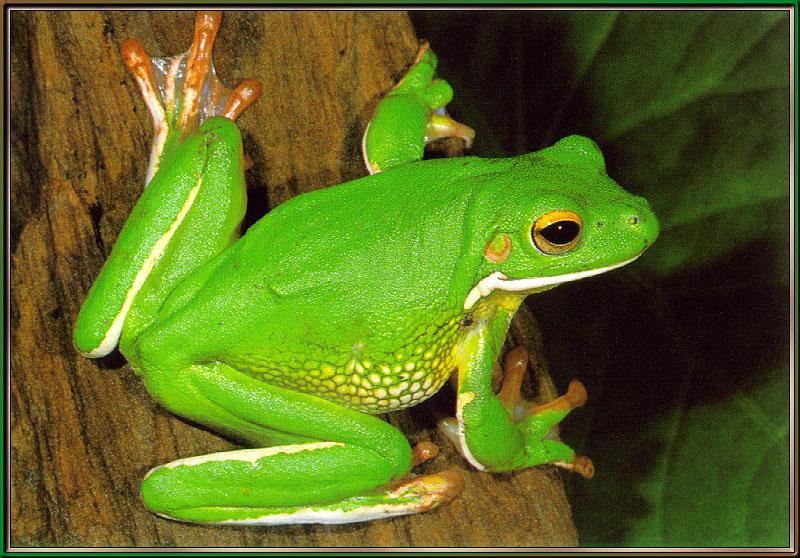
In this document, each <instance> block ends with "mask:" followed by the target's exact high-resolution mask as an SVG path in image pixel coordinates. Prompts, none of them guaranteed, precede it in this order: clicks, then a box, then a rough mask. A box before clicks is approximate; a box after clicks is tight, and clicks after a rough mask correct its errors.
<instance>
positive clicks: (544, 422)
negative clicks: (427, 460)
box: [439, 346, 594, 478]
mask: <svg viewBox="0 0 800 558" xmlns="http://www.w3.org/2000/svg"><path fill="white" fill-rule="evenodd" d="M527 369H528V352H527V350H526V349H525V348H524V347H521V346H520V347H515V348H514V349H512V350H511V351H509V352H508V354H507V355H506V357H505V360H504V361H503V381H502V384H501V387H500V390H499V391H498V393H497V399H498V401H499V402H500V403H501V404H502V406H503V408H505V410H506V412H507V413H508V416H509V417H510V419H511V421H512V422H513V423H514V424H515V425H516V427H517V428H518V429H519V431H520V432H521V433H522V436H523V438H524V448H523V452H522V453H521V455H520V458H519V459H518V460H517V462H516V463H515V464H514V465H513V466H510V467H508V468H510V469H516V468H521V467H526V466H533V465H538V464H544V463H549V464H552V465H557V466H559V467H563V468H564V469H568V470H571V471H573V472H575V473H578V474H579V475H581V476H583V477H585V478H591V477H592V476H594V465H593V463H592V461H591V459H589V458H588V457H586V456H583V455H576V454H575V452H574V451H573V450H572V449H571V448H569V447H568V446H567V445H566V444H563V443H562V442H560V441H558V440H557V430H556V426H557V425H558V423H559V422H561V421H562V420H563V419H564V417H566V416H567V414H569V412H570V411H572V410H573V409H575V408H577V407H582V406H583V405H584V404H585V403H586V399H587V394H586V388H585V387H584V386H583V384H582V383H581V382H580V381H578V380H572V381H571V382H570V384H569V387H568V388H567V393H565V394H564V395H562V396H560V397H557V398H555V399H553V400H552V401H550V402H548V403H545V404H542V405H535V404H533V403H532V402H530V401H527V400H525V399H523V397H522V394H521V390H520V388H521V386H522V380H523V378H524V377H525V373H526V372H527ZM439 426H440V429H441V430H442V432H443V433H444V434H445V435H446V436H447V437H448V438H450V440H451V441H453V443H454V444H455V445H456V447H458V448H459V450H460V451H461V453H462V454H463V455H464V456H465V457H466V458H467V460H468V461H470V462H473V461H474V457H473V456H472V454H471V452H470V451H469V448H467V447H466V444H465V438H464V436H463V431H464V425H463V424H460V422H459V420H457V419H445V420H443V421H441V422H440V425H439ZM473 464H475V463H473ZM477 465H481V464H479V463H478V464H477ZM480 468H491V467H483V466H482V465H481V467H480ZM504 468H505V467H504Z"/></svg>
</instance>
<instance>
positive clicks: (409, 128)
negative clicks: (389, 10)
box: [361, 42, 475, 174]
mask: <svg viewBox="0 0 800 558" xmlns="http://www.w3.org/2000/svg"><path fill="white" fill-rule="evenodd" d="M436 64H437V58H436V55H435V54H434V53H433V51H432V50H430V48H429V47H428V43H427V42H426V43H423V44H422V46H421V47H420V50H419V53H418V54H417V58H416V59H415V60H414V63H413V65H412V66H411V69H409V71H408V72H407V73H406V75H405V76H404V77H403V79H402V80H400V82H399V83H398V84H397V85H395V86H394V88H393V89H392V90H391V91H390V92H389V93H388V94H387V95H386V96H385V97H384V98H383V99H382V100H381V101H380V103H379V104H378V107H377V109H376V110H375V114H374V115H373V117H372V120H370V122H369V125H368V126H367V130H366V131H365V132H364V138H363V140H362V144H361V150H362V154H363V156H364V163H365V164H366V166H367V170H369V172H370V174H375V173H378V172H381V171H385V170H387V169H389V168H391V167H396V166H399V165H402V164H405V163H411V162H414V161H419V160H420V159H422V156H423V152H424V150H425V145H427V144H428V143H430V142H432V141H433V140H436V139H439V138H447V137H459V138H462V139H463V140H464V143H465V145H466V147H467V148H469V147H470V146H471V145H472V141H473V139H474V138H475V131H474V130H473V129H472V128H470V127H469V126H466V125H464V124H461V123H459V122H456V121H455V120H453V119H452V118H450V117H449V116H448V115H447V112H446V110H445V105H447V103H449V102H450V101H451V99H452V98H453V89H452V88H451V87H450V84H448V83H447V82H446V81H444V80H442V79H436V78H435V77H434V75H435V72H436Z"/></svg>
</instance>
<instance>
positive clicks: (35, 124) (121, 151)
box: [10, 11, 577, 547]
mask: <svg viewBox="0 0 800 558" xmlns="http://www.w3.org/2000/svg"><path fill="white" fill-rule="evenodd" d="M192 21H193V14H192V12H188V11H181V12H163V11H158V12H144V11H129V12H123V11H113V12H93V11H75V12H67V11H63V12H57V11H15V12H12V13H11V56H10V62H11V68H10V69H11V91H10V93H11V126H12V132H11V161H10V162H11V169H10V170H11V208H10V209H11V249H12V253H11V264H12V275H11V284H10V289H11V327H12V331H11V363H12V370H11V404H12V409H11V420H12V423H11V461H10V464H11V471H10V473H11V480H12V485H11V494H10V496H11V541H10V542H11V545H12V546H14V547H31V546H36V547H41V546H59V547H64V546H82V547H83V546H85V547H96V546H122V547H130V546H145V547H160V546H184V547H190V546H197V547H229V546H244V547H363V546H367V547H460V546H487V547H498V546H555V545H558V546H569V545H574V544H575V543H576V538H577V537H576V533H575V529H574V527H573V525H572V522H571V519H570V509H569V505H568V503H567V501H566V498H565V495H564V491H563V487H562V484H561V480H560V477H559V474H558V473H557V472H556V471H555V469H554V468H552V467H539V468H534V469H531V470H527V471H521V472H516V473H513V474H503V475H491V474H485V473H480V472H477V471H474V470H473V469H471V468H470V467H469V465H468V464H467V463H466V462H465V461H464V460H463V458H461V457H460V456H459V455H458V454H457V453H456V452H455V450H454V449H453V448H452V446H451V445H450V444H449V442H448V441H447V440H445V439H444V438H442V437H441V436H440V435H439V434H438V432H437V431H436V429H435V423H436V420H437V419H438V418H439V417H442V416H445V415H448V414H452V413H453V412H454V408H455V406H454V401H453V395H452V393H451V390H450V389H449V388H445V389H444V390H442V393H440V394H438V395H437V396H435V397H434V398H432V399H431V400H429V401H428V402H426V403H424V404H422V405H420V406H418V407H416V408H413V409H411V410H410V411H408V412H401V413H395V414H394V415H392V416H391V417H389V420H390V421H391V422H392V423H393V424H395V425H397V426H399V427H400V428H401V429H402V430H403V431H404V432H405V433H406V434H407V435H408V437H409V438H410V440H411V441H412V443H416V442H419V441H422V440H432V441H434V442H435V443H437V444H439V445H440V447H441V448H442V450H443V451H442V453H441V454H440V456H439V457H437V458H436V459H435V460H434V461H433V462H431V463H427V464H425V465H424V466H422V467H420V468H419V469H420V471H417V472H432V471H435V470H441V469H445V468H449V467H455V468H457V469H459V471H460V473H461V475H462V476H463V477H464V479H465V489H464V493H463V495H462V496H461V497H460V498H459V499H457V500H456V501H455V502H454V503H452V504H451V505H449V506H445V507H442V508H440V509H437V510H434V511H433V512H430V513H426V514H420V515H416V516H408V517H401V518H395V519H389V520H383V521H377V522H371V523H365V524H353V525H344V526H286V527H272V528H244V527H211V526H201V525H187V524H181V523H177V522H173V521H168V520H164V519H161V518H158V517H156V516H155V515H153V514H150V513H149V512H147V511H146V510H145V509H144V507H143V506H142V504H141V502H140V500H139V496H138V493H139V483H140V481H141V478H142V476H143V475H144V473H145V472H146V471H147V470H148V469H150V468H151V467H153V466H155V465H158V464H161V463H164V462H167V461H170V460H173V459H175V458H178V457H185V456H190V455H197V454H202V453H208V452H213V451H220V450H226V449H231V448H234V447H236V445H235V444H234V443H233V442H231V441H229V440H225V439H223V438H220V437H218V436H216V435H215V434H213V433H211V432H208V431H206V430H203V429H201V428H198V427H197V426H195V425H193V424H189V423H187V422H184V421H183V420H181V419H178V418H177V417H175V416H173V415H171V414H170V413H168V412H167V411H165V410H163V409H162V408H160V407H158V406H157V405H156V404H155V403H154V402H153V401H152V400H151V399H150V398H149V396H148V394H147V392H146V391H145V389H144V387H143V385H142V383H141V381H140V380H139V379H138V378H137V377H136V376H135V374H134V373H133V371H132V370H131V369H130V367H128V366H127V365H126V364H125V362H124V360H123V359H122V357H120V356H119V355H118V354H113V355H112V356H110V357H106V358H105V359H101V360H99V361H91V360H88V359H86V358H83V357H82V356H80V355H79V354H78V353H77V352H76V351H75V350H74V348H73V346H72V343H71V332H72V324H73V322H74V319H75V317H76V315H77V313H78V309H79V308H80V304H81V302H82V301H83V298H84V296H85V294H86V292H87V290H88V288H89V286H90V285H91V282H92V281H93V280H94V278H95V276H96V274H97V272H98V271H99V269H100V267H101V266H102V264H103V261H104V260H105V258H106V256H107V255H108V253H109V251H110V248H111V246H112V244H113V242H114V239H115V238H116V236H117V234H118V232H119V230H120V229H121V227H122V224H123V223H124V221H125V219H126V217H127V215H128V213H129V212H130V210H131V208H132V207H133V205H134V203H135V201H136V199H137V197H138V195H139V193H140V192H141V189H142V185H143V182H144V178H145V171H146V166H147V158H148V154H149V142H150V139H151V127H152V125H151V123H150V116H149V114H148V112H147V110H146V108H145V106H144V104H143V102H142V100H141V99H140V98H139V93H138V90H137V88H136V87H135V83H134V81H133V79H132V78H131V76H130V75H129V74H128V72H127V70H126V68H125V67H124V65H123V63H122V60H121V58H120V56H119V53H118V49H119V45H120V44H121V43H122V42H123V41H124V40H125V39H127V38H129V37H135V38H137V39H139V40H140V41H141V42H142V43H143V44H144V46H145V47H146V49H147V51H148V53H150V54H152V55H159V56H165V55H173V54H177V53H179V52H182V51H184V50H186V49H187V48H188V46H189V44H190V43H191V38H192V26H193V23H192ZM217 45H218V46H217V48H216V49H215V63H216V67H217V72H218V74H219V76H220V78H221V79H222V81H223V82H224V83H225V84H226V85H228V86H232V85H234V84H235V83H236V82H237V81H238V80H240V79H242V78H245V77H254V78H256V79H258V80H260V81H261V82H262V84H263V85H264V94H263V96H262V98H261V99H260V100H258V101H257V102H256V104H255V105H254V106H253V107H251V108H250V109H248V110H247V111H246V112H245V113H244V115H243V116H242V117H241V118H240V120H239V125H240V127H241V129H242V131H243V136H244V146H245V151H246V153H248V154H249V156H250V157H251V158H252V160H253V163H254V166H253V168H252V169H251V170H250V171H248V173H247V180H248V184H249V185H250V191H249V197H250V207H249V209H248V217H247V221H248V222H252V221H254V220H255V219H257V218H258V217H260V215H261V214H263V213H264V212H265V211H266V210H267V209H268V208H271V207H274V206H276V205H278V204H279V203H281V202H283V201H285V200H287V199H289V198H290V197H292V196H294V195H296V194H299V193H301V192H307V191H310V190H314V189H317V188H323V187H326V186H330V185H334V184H337V183H340V182H343V181H346V180H349V179H352V178H356V177H359V176H363V175H364V174H365V171H364V167H363V163H362V160H361V156H360V152H359V149H360V139H361V133H362V132H363V130H364V127H365V126H366V123H367V122H368V120H369V118H370V116H371V114H372V111H373V109H374V108H375V105H376V103H377V101H378V99H379V98H380V96H381V95H382V94H384V93H385V92H386V91H388V90H389V88H390V87H391V86H392V85H393V84H394V83H395V82H396V81H397V80H398V79H399V78H400V77H401V76H402V75H403V72H404V71H405V69H407V67H408V65H409V64H410V63H411V61H412V60H413V59H414V56H415V54H416V51H417V45H418V43H417V39H416V37H415V35H414V31H413V29H412V28H411V25H410V23H409V21H408V18H407V16H406V14H404V13H401V12H388V11H376V12H369V11H355V12H350V11H327V12H310V11H303V12H289V11H269V12H264V11H259V12H241V11H239V12H227V13H225V15H224V17H223V22H222V28H221V30H220V33H219V35H218V37H217ZM433 46H434V49H435V45H433ZM511 337H512V339H513V340H514V341H515V342H517V343H520V342H522V343H524V344H526V345H527V346H528V347H529V348H530V349H531V350H532V351H533V354H534V355H539V354H541V344H540V340H539V336H538V331H537V329H536V326H535V322H534V321H533V318H532V317H531V316H530V315H529V314H528V312H527V311H526V310H525V309H523V310H522V312H521V316H520V318H518V319H517V320H515V322H514V325H513V327H512V335H511ZM531 369H532V371H533V372H534V373H535V374H536V375H537V376H539V377H540V380H542V381H541V382H539V383H540V384H541V385H550V384H548V383H547V382H548V380H547V378H546V367H545V365H544V363H543V362H542V361H541V360H536V359H534V362H533V364H532V365H531ZM533 383H534V384H536V383H537V382H533ZM544 391H547V393H543V394H540V396H542V397H544V398H549V397H551V396H552V391H551V390H550V391H548V390H544Z"/></svg>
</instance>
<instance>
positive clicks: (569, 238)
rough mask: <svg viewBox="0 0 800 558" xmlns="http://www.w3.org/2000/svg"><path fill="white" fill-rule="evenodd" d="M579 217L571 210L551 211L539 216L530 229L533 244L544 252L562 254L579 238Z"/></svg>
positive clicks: (580, 226) (580, 224)
mask: <svg viewBox="0 0 800 558" xmlns="http://www.w3.org/2000/svg"><path fill="white" fill-rule="evenodd" d="M581 228H582V223H581V218H580V217H579V216H578V214H577V213H575V212H573V211H551V212H550V213H546V214H544V215H542V216H541V217H539V218H538V219H537V220H536V222H535V223H534V224H533V229H531V240H533V244H534V245H535V246H536V247H537V248H538V249H539V250H541V251H542V252H544V253H545V254H550V255H557V254H563V253H564V252H567V251H568V250H570V249H572V247H573V246H575V245H576V244H577V243H578V240H580V238H581Z"/></svg>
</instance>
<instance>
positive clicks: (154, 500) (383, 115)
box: [74, 12, 658, 525]
mask: <svg viewBox="0 0 800 558" xmlns="http://www.w3.org/2000/svg"><path fill="white" fill-rule="evenodd" d="M219 23H220V14H218V13H206V12H201V13H198V15H197V18H196V23H195V40H194V43H193V45H192V47H191V50H190V51H189V52H188V53H185V54H184V55H181V56H176V57H173V58H167V59H153V60H151V59H150V58H149V57H148V56H147V55H146V53H145V52H144V49H143V48H142V47H141V45H140V44H139V43H137V42H136V41H133V40H130V41H128V42H126V43H125V44H124V45H123V47H122V54H123V58H124V59H125V61H126V63H127V65H128V67H129V68H130V70H131V72H132V73H133V75H134V76H135V78H136V80H137V82H138V85H139V87H140V89H141V91H142V94H143V96H144V99H145V102H146V104H147V106H148V108H149V110H150V112H151V114H152V116H153V119H154V123H155V134H154V143H153V149H152V153H151V160H150V167H149V171H148V175H147V185H146V188H145V190H144V191H143V193H142V195H141V197H140V199H139V201H138V203H137V204H136V206H135V207H134V209H133V211H132V213H131V215H130V217H129V219H128V220H127V222H126V223H125V226H124V227H123V229H122V231H121V233H120V234H119V238H118V240H117V242H116V244H115V246H114V248H113V250H112V251H111V254H110V256H109V258H108V260H107V262H106V263H105V265H104V267H103V269H102V270H101V272H100V274H99V276H98V278H97V280H96V281H95V283H94V284H93V286H92V288H91V289H90V291H89V293H88V295H87V297H86V301H85V302H84V304H83V306H82V308H81V311H80V313H79V316H78V318H77V321H76V324H75V328H74V342H75V345H76V347H77V349H78V350H79V351H80V352H81V353H83V354H84V355H86V356H88V357H100V356H103V355H106V354H108V353H109V352H110V351H112V350H113V349H114V348H115V347H116V346H117V345H119V348H120V351H121V352H122V354H123V355H124V356H125V357H126V358H127V359H128V361H129V362H130V364H131V366H132V367H133V369H134V370H135V371H136V372H137V374H139V375H140V376H141V378H142V380H143V381H144V383H145V384H146V386H147V389H148V390H149V392H150V393H151V394H152V396H153V397H154V398H155V399H156V400H157V401H158V402H160V403H161V404H162V405H164V406H165V407H166V408H167V409H169V410H170V411H172V412H174V413H176V414H178V415H180V416H183V417H185V418H187V419H190V420H192V421H196V422H197V423H200V424H203V425H206V426H208V427H210V428H212V429H214V430H216V431H219V432H221V433H223V434H226V435H229V436H232V437H235V438H237V439H239V440H242V441H244V442H246V443H247V444H248V445H249V446H250V449H242V450H236V451H228V452H221V453H214V454H210V455H202V456H196V457H188V458H184V459H178V460H177V461H173V462H171V463H168V464H165V465H161V466H159V467H156V468H155V469H153V470H151V471H150V472H149V473H148V474H147V476H146V477H145V479H144V481H143V483H142V488H141V495H142V499H143V501H144V503H145V505H146V506H147V507H148V508H149V509H151V510H153V511H154V512H155V513H157V514H159V515H162V516H165V517H168V518H172V519H176V520H182V521H191V522H201V523H213V524H257V525H272V524H286V523H311V522H315V523H347V522H355V521H366V520H371V519H377V518H385V517H390V516H396V515H402V514H410V513H417V512H422V511H426V510H429V509H431V508H434V507H436V506H438V505H441V504H443V503H446V502H449V501H450V500H452V499H453V498H454V497H455V496H457V494H458V493H459V490H460V486H461V485H460V480H459V477H458V475H457V474H456V473H455V472H453V471H444V472H442V473H435V474H430V475H424V476H418V477H411V476H409V472H410V470H411V468H412V466H413V465H415V464H416V463H419V462H420V461H423V460H425V459H427V458H430V457H431V456H432V455H434V454H435V451H436V448H435V446H433V444H430V443H423V444H420V445H419V446H417V447H416V448H413V449H412V448H411V446H410V445H409V443H408V441H407V440H406V438H405V437H404V436H403V435H402V434H401V433H400V432H399V431H398V430H396V429H395V428H394V427H392V426H391V425H389V424H388V423H386V422H385V421H383V420H381V419H380V418H378V417H376V416H374V415H376V414H380V413H384V412H388V411H392V410H396V409H403V408H406V407H410V406H412V405H415V404H417V403H420V402H421V401H423V400H425V399H426V398H428V397H430V396H431V395H433V394H434V393H436V391H437V390H439V389H440V388H441V387H442V385H443V384H444V383H445V381H446V380H447V379H448V377H449V376H450V375H451V373H453V372H456V373H457V405H456V410H455V418H453V419H451V420H449V421H447V422H446V423H445V424H444V426H443V427H444V428H445V430H446V431H447V432H449V433H450V435H451V436H452V438H453V439H454V440H455V441H456V443H457V445H458V447H459V448H460V451H461V452H462V453H463V455H464V457H465V458H466V459H467V461H468V462H469V463H470V464H472V465H473V466H475V467H477V468H478V469H481V470H486V471H512V470H515V469H520V468H525V467H531V466H534V465H538V464H543V463H554V464H556V465H560V466H562V467H566V468H568V469H572V470H574V471H577V472H578V473H581V474H583V475H584V476H590V475H591V472H592V465H591V461H589V460H588V458H585V457H582V456H576V454H575V452H574V451H573V450H572V449H570V448H569V447H568V446H567V445H565V444H563V443H561V442H560V441H557V440H555V439H552V436H549V435H548V434H549V433H550V431H551V430H552V429H553V427H554V426H555V425H556V424H557V423H558V422H559V421H561V420H562V419H563V418H564V416H566V414H567V413H568V412H569V411H570V410H571V409H572V408H574V407H576V406H579V405H582V404H583V402H584V400H585V397H586V393H585V391H584V389H583V386H582V385H581V384H580V383H579V382H577V381H573V383H572V384H570V387H569V390H568V392H567V394H566V395H564V396H562V397H559V398H557V399H556V400H554V401H553V402H551V403H549V404H546V405H543V406H538V407H536V406H532V405H526V404H525V402H524V401H521V398H520V394H519V381H520V379H521V376H522V375H523V374H524V372H525V366H524V355H523V356H520V355H519V354H518V353H516V352H515V353H513V354H512V355H511V358H510V361H511V362H510V363H509V364H508V365H507V366H506V372H507V374H506V378H505V380H504V384H503V387H502V388H501V390H500V392H499V393H494V392H493V390H492V386H491V377H492V370H493V366H494V364H495V362H496V361H497V360H498V358H499V357H500V354H501V350H502V346H503V342H504V339H505V337H506V333H507V329H508V326H509V322H510V320H511V318H512V317H513V316H514V313H515V312H516V310H517V308H518V307H519V305H520V304H521V303H522V301H523V300H524V299H525V297H527V296H528V295H530V294H532V293H537V292H541V291H544V290H546V289H550V288H552V287H554V286H556V285H559V284H561V283H564V282H567V281H574V280H577V279H581V278H585V277H590V276H594V275H597V274H599V273H603V272H606V271H609V270H612V269H615V268H618V267H620V266H623V265H625V264H628V263H630V262H632V261H633V260H635V259H636V258H638V257H639V256H640V255H641V254H642V252H643V251H644V250H646V249H647V248H648V247H649V246H650V245H651V244H652V243H653V241H654V240H655V239H656V237H657V235H658V222H657V220H656V217H655V216H654V215H653V213H652V212H651V210H650V208H649V207H648V204H647V202H646V201H645V200H644V199H642V198H639V197H636V196H633V195H631V194H629V193H627V192H625V191H624V190H623V189H622V188H621V187H620V186H619V185H618V184H617V183H616V182H614V181H613V180H612V179H611V178H609V177H608V176H607V174H606V170H605V165H604V161H603V156H602V154H601V153H600V151H599V149H598V148H597V146H596V145H595V144H594V143H593V142H592V141H591V140H589V139H587V138H584V137H579V136H570V137H567V138H564V139H562V140H561V141H559V142H558V143H556V144H555V145H553V146H552V147H549V148H547V149H543V150H541V151H537V152H535V153H530V154H527V155H522V156H518V157H511V158H506V159H481V158H477V157H457V158H450V159H434V160H427V161H422V160H421V159H422V153H423V147H424V145H425V143H426V141H429V140H431V139H433V138H436V137H442V136H460V137H463V138H464V139H465V140H466V141H467V142H469V141H471V140H472V137H473V132H472V130H471V129H469V128H468V127H466V126H464V125H461V124H458V123H456V122H454V121H453V120H452V119H450V117H449V116H447V114H446V112H445V111H444V106H445V105H446V104H447V103H448V102H449V101H450V99H451V97H452V94H453V92H452V89H451V88H450V86H449V85H448V84H447V82H445V81H443V80H440V79H437V78H435V77H434V72H435V68H436V56H435V55H434V54H433V52H432V51H431V50H430V49H429V48H427V46H426V45H424V46H423V47H422V49H421V51H420V54H419V56H418V57H417V59H416V60H415V62H414V64H413V66H412V67H411V68H410V70H409V71H408V73H407V75H406V76H405V77H404V78H403V80H402V81H401V82H400V83H399V84H398V85H397V86H396V87H395V88H394V89H393V90H392V91H391V92H390V93H389V94H388V95H387V96H386V97H385V98H384V99H383V100H382V101H381V103H380V104H379V106H378V108H377V111H376V114H375V116H374V118H373V119H372V121H371V123H370V125H369V128H368V131H367V133H366V135H365V138H364V142H363V149H364V159H365V162H366V164H367V168H368V170H369V171H370V173H371V175H370V176H366V177H364V178H360V179H357V180H353V181H350V182H347V183H344V184H340V185H337V186H333V187H331V188H327V189H324V190H321V191H316V192H313V193H309V194H304V195H301V196H298V197H296V198H294V199H292V200H290V201H288V202H286V203H284V204H282V205H280V206H279V207H277V208H275V209H274V210H272V211H271V212H269V214H267V215H266V216H265V217H263V218H262V219H261V220H260V221H258V222H257V223H256V224H254V225H253V226H252V227H250V228H249V230H248V231H247V232H246V234H244V235H243V236H241V238H239V234H238V228H239V224H240V221H241V220H242V217H243V215H244V211H245V204H246V196H245V183H244V173H243V154H242V143H241V136H240V133H239V130H238V128H237V126H236V124H235V123H234V120H235V118H236V117H237V116H238V115H239V114H240V113H241V112H242V110H244V109H245V108H246V107H247V105H249V104H250V103H252V102H253V101H254V100H255V98H256V97H257V96H258V93H259V90H260V86H259V84H258V83H257V82H256V81H254V80H245V81H244V82H242V83H241V84H239V86H238V87H236V88H235V89H234V90H233V91H230V92H226V91H224V90H223V89H222V88H221V86H220V84H219V82H218V81H217V80H216V76H215V74H214V70H213V64H212V63H211V48H212V44H213V41H214V37H215V35H216V31H217V29H218V27H219ZM521 359H522V360H521ZM520 362H522V364H520Z"/></svg>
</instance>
